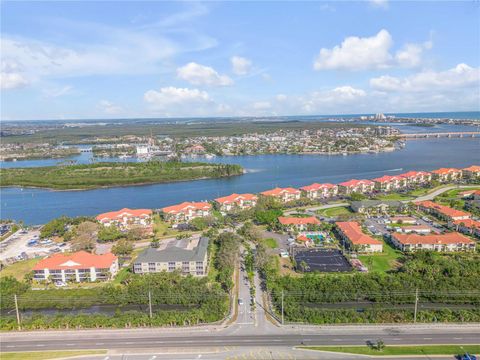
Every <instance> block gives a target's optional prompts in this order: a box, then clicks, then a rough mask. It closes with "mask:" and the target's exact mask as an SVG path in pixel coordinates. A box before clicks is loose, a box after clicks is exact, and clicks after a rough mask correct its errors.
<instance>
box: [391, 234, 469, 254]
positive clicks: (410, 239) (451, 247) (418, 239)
mask: <svg viewBox="0 0 480 360" xmlns="http://www.w3.org/2000/svg"><path fill="white" fill-rule="evenodd" d="M391 240H392V243H393V245H395V247H397V248H398V249H400V250H401V251H405V252H409V251H416V250H431V251H439V252H451V251H474V250H475V241H473V240H471V239H469V238H468V237H466V236H464V235H462V234H459V233H458V232H451V233H446V234H431V235H418V234H398V233H392V235H391Z"/></svg>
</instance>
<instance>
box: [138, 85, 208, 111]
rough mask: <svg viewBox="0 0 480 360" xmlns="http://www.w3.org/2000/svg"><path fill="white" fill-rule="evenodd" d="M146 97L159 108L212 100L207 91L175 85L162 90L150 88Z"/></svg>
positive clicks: (146, 99)
mask: <svg viewBox="0 0 480 360" xmlns="http://www.w3.org/2000/svg"><path fill="white" fill-rule="evenodd" d="M144 99H145V101H146V102H147V103H149V104H150V105H152V106H153V107H154V108H158V109H168V107H169V106H178V105H192V104H201V103H207V102H210V97H209V96H208V93H207V92H206V91H201V90H198V89H189V88H176V87H173V86H169V87H164V88H161V89H160V91H156V90H148V91H147V92H146V93H145V95H144Z"/></svg>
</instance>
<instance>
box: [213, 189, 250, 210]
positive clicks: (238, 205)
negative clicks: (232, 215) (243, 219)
mask: <svg viewBox="0 0 480 360" xmlns="http://www.w3.org/2000/svg"><path fill="white" fill-rule="evenodd" d="M257 200H258V196H257V195H254V194H231V195H229V196H224V197H220V198H216V199H215V201H216V202H217V204H218V206H219V210H220V211H221V212H223V213H227V212H229V211H232V210H235V209H238V210H245V209H250V208H252V207H254V206H255V205H256V204H257Z"/></svg>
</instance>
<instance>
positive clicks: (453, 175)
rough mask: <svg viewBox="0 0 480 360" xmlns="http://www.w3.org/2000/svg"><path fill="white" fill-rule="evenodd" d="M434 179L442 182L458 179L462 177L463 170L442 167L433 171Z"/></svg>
mask: <svg viewBox="0 0 480 360" xmlns="http://www.w3.org/2000/svg"><path fill="white" fill-rule="evenodd" d="M432 176H433V179H434V180H438V181H440V182H450V181H457V180H460V179H461V178H462V170H459V169H454V168H440V169H437V170H433V171H432Z"/></svg>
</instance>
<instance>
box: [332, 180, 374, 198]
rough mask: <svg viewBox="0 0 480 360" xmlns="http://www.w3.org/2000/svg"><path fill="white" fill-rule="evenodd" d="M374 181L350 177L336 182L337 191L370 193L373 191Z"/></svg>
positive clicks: (346, 193) (348, 193)
mask: <svg viewBox="0 0 480 360" xmlns="http://www.w3.org/2000/svg"><path fill="white" fill-rule="evenodd" d="M374 187H375V183H374V182H373V181H370V180H357V179H352V180H349V181H345V182H342V183H340V184H338V191H339V192H341V193H342V194H345V195H350V194H352V193H362V194H364V193H370V192H372V191H373V189H374Z"/></svg>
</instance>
